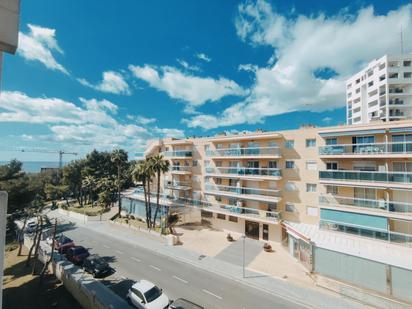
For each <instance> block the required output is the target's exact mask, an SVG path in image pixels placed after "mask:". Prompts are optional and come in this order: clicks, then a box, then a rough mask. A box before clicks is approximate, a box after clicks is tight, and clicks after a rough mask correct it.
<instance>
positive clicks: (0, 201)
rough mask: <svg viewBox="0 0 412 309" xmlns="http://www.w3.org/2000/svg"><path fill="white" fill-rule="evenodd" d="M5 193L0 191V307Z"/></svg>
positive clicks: (4, 239)
mask: <svg viewBox="0 0 412 309" xmlns="http://www.w3.org/2000/svg"><path fill="white" fill-rule="evenodd" d="M6 223H7V193H6V192H3V191H0V285H1V287H0V308H2V299H3V267H4V244H5V241H6Z"/></svg>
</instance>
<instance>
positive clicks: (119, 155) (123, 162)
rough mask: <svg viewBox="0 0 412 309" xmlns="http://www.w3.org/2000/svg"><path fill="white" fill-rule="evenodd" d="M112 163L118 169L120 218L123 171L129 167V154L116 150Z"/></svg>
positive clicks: (117, 182)
mask: <svg viewBox="0 0 412 309" xmlns="http://www.w3.org/2000/svg"><path fill="white" fill-rule="evenodd" d="M110 161H111V162H112V163H113V164H114V165H115V166H116V168H117V180H116V185H117V201H118V205H119V212H118V214H119V216H120V213H121V211H122V199H121V197H120V192H121V189H122V183H123V181H122V171H126V167H127V153H126V152H125V151H124V150H121V149H116V150H114V151H113V152H112V153H111V158H110Z"/></svg>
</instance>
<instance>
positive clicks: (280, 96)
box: [0, 0, 412, 160]
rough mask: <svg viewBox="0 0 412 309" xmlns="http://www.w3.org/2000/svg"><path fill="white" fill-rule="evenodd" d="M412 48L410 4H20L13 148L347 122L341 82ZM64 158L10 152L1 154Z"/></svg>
mask: <svg viewBox="0 0 412 309" xmlns="http://www.w3.org/2000/svg"><path fill="white" fill-rule="evenodd" d="M401 26H402V27H403V29H404V37H405V38H406V39H405V50H407V51H410V50H411V47H412V42H411V41H409V40H408V38H409V37H411V36H410V35H411V26H412V8H411V6H410V5H408V2H407V1H399V0H393V1H373V2H370V1H310V5H308V1H263V0H262V1H229V0H228V1H221V0H208V1H183V0H181V1H132V0H130V1H122V5H119V4H117V2H114V1H104V0H103V1H80V0H78V1H73V0H71V1H63V0H62V1H55V0H50V1H48V0H42V1H22V6H21V21H20V39H19V50H18V52H17V54H16V55H14V56H11V55H6V56H5V57H4V70H3V79H2V91H3V92H2V94H1V101H0V139H1V140H2V147H3V149H4V148H7V147H8V148H14V147H26V148H44V149H66V150H73V151H76V152H79V153H81V154H84V153H86V152H88V151H90V150H91V149H93V148H97V149H102V150H103V149H112V148H116V147H123V148H126V149H127V150H129V151H130V152H134V151H140V150H142V149H143V148H144V147H145V144H146V143H147V141H148V140H150V139H153V138H158V137H165V136H172V137H183V136H193V135H197V136H199V135H212V134H215V133H217V132H221V131H243V130H255V129H257V128H261V129H264V130H279V129H293V128H297V127H299V126H300V125H301V124H307V123H312V124H316V125H318V126H325V125H334V124H338V123H343V122H344V121H345V119H344V117H345V110H344V106H345V93H344V91H345V89H344V81H345V79H346V78H347V77H348V76H350V75H351V74H353V73H355V72H356V71H357V70H358V69H360V68H361V67H362V66H363V65H364V64H365V63H367V62H368V61H370V60H372V59H373V58H375V57H380V56H382V55H384V54H385V53H398V52H399V50H400V47H399V32H400V28H401ZM11 157H17V158H19V159H22V160H50V159H55V157H56V156H54V155H44V154H21V153H13V152H0V160H8V159H10V158H11Z"/></svg>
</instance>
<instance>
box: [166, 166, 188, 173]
mask: <svg viewBox="0 0 412 309" xmlns="http://www.w3.org/2000/svg"><path fill="white" fill-rule="evenodd" d="M170 172H171V173H172V174H181V175H186V174H191V173H192V167H191V166H181V165H172V166H171V167H170Z"/></svg>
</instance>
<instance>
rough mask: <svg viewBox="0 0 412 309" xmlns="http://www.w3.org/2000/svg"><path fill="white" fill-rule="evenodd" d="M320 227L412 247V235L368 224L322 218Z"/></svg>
mask: <svg viewBox="0 0 412 309" xmlns="http://www.w3.org/2000/svg"><path fill="white" fill-rule="evenodd" d="M319 227H320V228H321V229H324V230H329V231H338V232H343V233H346V234H351V235H356V236H361V237H368V238H373V239H377V240H383V241H386V242H389V243H394V244H398V245H403V246H407V247H412V235H411V234H403V233H398V232H393V231H386V230H376V229H373V228H370V227H367V226H361V225H356V224H349V223H342V222H336V221H331V220H324V219H321V220H320V221H319Z"/></svg>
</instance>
